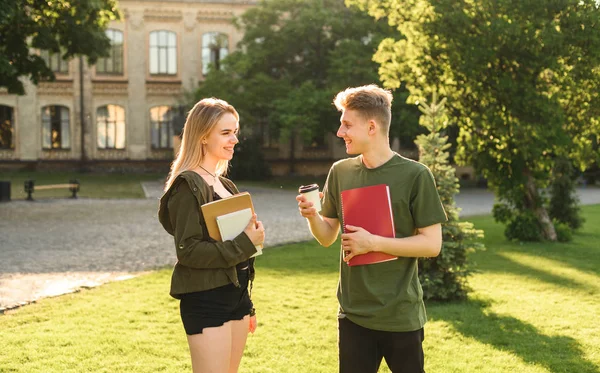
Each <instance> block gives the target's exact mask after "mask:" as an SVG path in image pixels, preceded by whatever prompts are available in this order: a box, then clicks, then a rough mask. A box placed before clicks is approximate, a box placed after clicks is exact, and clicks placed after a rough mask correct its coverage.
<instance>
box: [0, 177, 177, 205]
mask: <svg viewBox="0 0 600 373" xmlns="http://www.w3.org/2000/svg"><path fill="white" fill-rule="evenodd" d="M165 177H166V175H164V174H157V173H152V174H113V173H110V174H105V173H77V172H64V171H61V172H43V171H10V172H0V180H2V181H10V182H11V199H13V200H23V199H26V198H27V193H25V191H24V188H23V183H24V182H25V180H34V181H35V185H48V184H65V183H68V182H69V180H71V179H77V180H79V182H80V190H79V192H78V193H77V196H78V197H82V198H144V191H143V189H142V186H141V184H140V183H141V182H142V181H157V180H163V179H164V178H165ZM70 196H71V192H69V190H68V189H51V190H40V191H36V192H34V193H33V198H34V199H44V198H67V197H70Z"/></svg>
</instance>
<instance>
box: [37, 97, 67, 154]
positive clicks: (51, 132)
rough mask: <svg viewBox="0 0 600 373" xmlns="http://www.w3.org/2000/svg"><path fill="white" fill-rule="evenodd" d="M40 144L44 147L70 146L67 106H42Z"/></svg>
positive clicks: (65, 147)
mask: <svg viewBox="0 0 600 373" xmlns="http://www.w3.org/2000/svg"><path fill="white" fill-rule="evenodd" d="M42 146H43V148H44V149H68V148H69V147H70V146H71V138H70V132H69V108H67V107H65V106H44V107H43V108H42Z"/></svg>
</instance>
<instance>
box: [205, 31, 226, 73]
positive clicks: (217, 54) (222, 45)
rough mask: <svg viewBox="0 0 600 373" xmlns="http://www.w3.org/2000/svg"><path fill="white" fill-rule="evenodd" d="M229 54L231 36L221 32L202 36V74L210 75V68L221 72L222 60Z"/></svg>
mask: <svg viewBox="0 0 600 373" xmlns="http://www.w3.org/2000/svg"><path fill="white" fill-rule="evenodd" d="M228 53H229V36H228V35H227V34H224V33H221V32H207V33H206V34H204V35H202V74H203V75H206V74H207V73H208V69H209V66H212V68H213V69H215V70H219V69H220V68H221V60H222V59H223V58H225V57H227V54H228Z"/></svg>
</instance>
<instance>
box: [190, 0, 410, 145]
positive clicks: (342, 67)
mask: <svg viewBox="0 0 600 373" xmlns="http://www.w3.org/2000/svg"><path fill="white" fill-rule="evenodd" d="M237 25H238V27H239V28H240V29H241V30H242V31H243V33H244V36H243V39H242V40H241V42H240V43H239V45H238V47H239V48H238V51H236V52H233V53H231V54H229V55H228V56H227V58H225V59H224V60H223V61H222V63H221V66H220V69H214V68H213V69H211V70H210V71H209V73H208V74H207V76H206V79H205V80H204V81H203V82H202V83H201V84H200V87H199V89H198V91H197V94H196V98H197V99H199V98H202V97H206V96H218V97H221V98H223V99H226V100H227V101H229V102H231V103H232V104H233V105H234V106H235V107H236V109H238V111H239V112H240V115H241V117H242V122H243V128H242V132H244V131H247V128H248V127H251V128H252V129H253V130H254V131H255V132H260V133H265V132H266V131H269V132H271V134H272V137H277V138H279V137H280V136H281V137H282V138H291V137H293V135H300V136H302V138H303V139H304V141H305V142H306V143H311V142H313V141H315V140H318V139H323V138H324V137H325V134H326V133H330V132H331V131H332V130H335V129H336V128H337V126H338V124H339V115H338V113H337V112H336V111H335V109H334V108H333V106H332V103H331V102H332V99H333V97H334V95H335V94H336V93H337V92H338V91H340V90H342V89H345V88H347V87H349V86H358V85H364V84H370V83H380V80H379V76H378V74H377V64H376V63H375V62H374V61H373V60H372V57H373V54H374V53H375V51H376V49H377V46H378V45H379V42H380V41H381V40H382V39H383V38H384V37H387V36H397V35H398V33H397V31H396V30H395V29H394V28H391V27H390V26H388V25H387V23H386V22H385V20H381V21H378V22H374V21H373V19H372V18H371V17H369V16H367V15H365V14H364V13H362V12H360V11H358V10H357V9H356V8H352V9H349V8H347V7H346V6H345V5H344V2H343V0H270V1H264V2H261V3H260V4H259V5H258V6H256V7H254V8H251V9H249V10H248V11H246V12H245V13H244V14H243V15H242V16H241V17H240V18H238V19H237ZM403 94H404V95H405V96H406V95H407V93H406V90H405V89H398V90H396V92H395V96H396V97H397V98H398V97H401V95H403ZM404 101H405V100H402V99H397V101H395V102H398V104H396V105H394V113H393V117H394V118H395V120H394V123H393V124H392V128H391V135H392V136H396V137H400V136H405V137H410V138H411V140H412V139H413V138H414V136H415V134H416V133H417V132H418V122H417V120H418V110H417V109H416V107H415V106H414V105H407V104H404Z"/></svg>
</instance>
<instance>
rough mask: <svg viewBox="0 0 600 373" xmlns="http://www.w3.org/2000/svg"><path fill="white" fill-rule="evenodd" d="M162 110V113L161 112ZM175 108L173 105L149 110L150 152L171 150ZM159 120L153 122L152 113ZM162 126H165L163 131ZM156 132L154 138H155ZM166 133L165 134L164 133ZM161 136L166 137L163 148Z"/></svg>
mask: <svg viewBox="0 0 600 373" xmlns="http://www.w3.org/2000/svg"><path fill="white" fill-rule="evenodd" d="M160 109H163V110H164V112H161V110H160ZM176 109H177V108H176V107H175V106H173V105H156V106H152V107H151V108H150V146H151V147H152V150H171V149H173V136H174V134H175V131H174V124H175V115H176ZM155 110H156V114H157V115H158V116H159V118H160V117H162V118H161V120H154V118H155V116H154V112H155ZM165 115H168V118H167V120H164V116H165ZM163 126H166V127H167V128H166V130H163ZM155 131H156V136H155ZM164 132H166V133H164ZM163 135H166V139H167V140H166V141H167V145H166V146H163V145H162V144H163V141H162V140H163V138H162V137H163ZM155 139H156V141H155Z"/></svg>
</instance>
